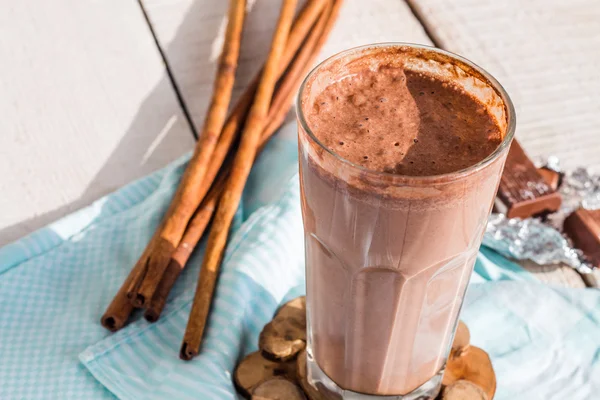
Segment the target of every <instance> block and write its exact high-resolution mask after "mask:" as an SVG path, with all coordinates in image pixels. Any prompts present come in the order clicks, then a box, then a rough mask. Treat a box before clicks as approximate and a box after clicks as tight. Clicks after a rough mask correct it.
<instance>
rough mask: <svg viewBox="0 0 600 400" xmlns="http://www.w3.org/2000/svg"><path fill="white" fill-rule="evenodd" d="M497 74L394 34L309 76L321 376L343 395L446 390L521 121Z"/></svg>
mask: <svg viewBox="0 0 600 400" xmlns="http://www.w3.org/2000/svg"><path fill="white" fill-rule="evenodd" d="M490 79H492V78H487V77H485V76H484V75H483V74H482V73H480V72H478V70H475V69H474V67H473V66H472V65H471V64H468V63H466V61H462V60H459V59H455V58H453V57H451V56H449V55H448V54H447V53H444V52H441V51H438V50H433V49H427V48H419V47H412V46H394V45H389V46H388V45H384V46H375V47H367V48H361V49H356V50H351V51H349V52H348V53H343V54H341V55H339V56H336V57H334V58H332V59H330V60H328V61H326V62H325V63H323V64H322V65H321V66H319V67H317V69H316V70H315V71H313V73H311V74H310V75H309V76H308V77H307V79H306V81H305V83H304V85H303V87H302V88H301V92H300V94H299V102H298V114H299V120H300V153H301V157H300V169H301V190H302V211H303V217H304V227H305V241H306V266H307V267H306V268H307V308H308V326H309V335H308V341H309V343H308V350H309V376H311V375H312V376H311V379H312V382H313V384H314V383H321V386H325V387H327V388H328V389H330V390H332V391H334V392H337V393H339V394H341V395H342V396H344V394H345V393H346V392H345V391H352V392H358V393H365V394H372V395H408V396H407V397H402V398H407V399H408V398H417V397H418V396H423V395H426V396H427V395H435V393H436V392H437V391H438V390H439V382H440V379H441V372H443V367H444V364H445V360H446V358H447V356H448V352H449V348H450V345H451V341H452V337H453V335H454V330H455V327H456V322H457V318H458V313H459V311H460V307H461V305H462V300H463V297H464V292H465V289H466V285H467V283H468V280H469V277H470V275H471V271H472V268H473V264H474V261H475V257H476V255H477V250H478V248H479V245H480V244H481V238H482V235H483V232H484V229H485V224H486V221H487V216H488V215H489V212H490V210H491V206H492V202H493V198H494V195H495V193H496V190H497V186H498V181H499V178H500V175H501V172H502V167H503V164H504V160H505V158H506V153H507V146H508V145H509V144H510V139H511V138H512V132H513V130H514V120H513V117H512V116H511V117H510V118H509V115H508V114H510V112H511V111H512V109H511V108H510V105H508V106H507V105H505V104H506V102H507V101H508V100H507V99H508V98H507V97H506V96H505V94H504V92H503V91H501V88H500V92H499V91H498V89H497V88H498V87H499V85H497V83H493V82H494V81H491V80H490ZM510 115H512V114H510ZM323 373H324V374H323ZM331 381H332V382H331ZM413 394H414V396H415V397H410V396H411V395H413ZM354 396H356V395H354ZM352 398H357V397H352Z"/></svg>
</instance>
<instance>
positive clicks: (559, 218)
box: [483, 157, 600, 274]
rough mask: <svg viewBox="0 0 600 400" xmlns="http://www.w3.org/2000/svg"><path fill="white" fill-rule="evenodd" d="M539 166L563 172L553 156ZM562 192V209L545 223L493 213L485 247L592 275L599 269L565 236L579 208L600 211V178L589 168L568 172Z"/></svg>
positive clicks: (565, 174)
mask: <svg viewBox="0 0 600 400" xmlns="http://www.w3.org/2000/svg"><path fill="white" fill-rule="evenodd" d="M538 165H540V166H545V167H546V168H549V169H552V170H554V171H556V172H559V173H562V171H561V168H560V162H559V160H558V158H557V157H549V158H548V159H547V160H546V162H544V163H541V164H540V163H538ZM559 192H560V193H561V195H562V205H561V207H560V209H559V210H558V211H557V212H555V213H552V214H550V215H548V216H546V218H545V219H544V220H542V219H539V218H527V219H523V220H522V219H519V218H511V219H509V218H506V217H505V216H504V215H502V214H492V215H491V216H490V218H489V221H488V225H487V229H486V232H485V235H484V238H483V244H484V245H485V246H487V247H490V248H492V249H494V250H496V251H498V252H499V253H501V254H503V255H505V256H507V257H510V258H515V259H518V260H525V259H528V260H531V261H533V262H535V263H537V264H539V265H549V264H560V263H564V264H566V265H569V266H571V267H573V268H574V269H576V270H577V271H578V272H579V273H581V274H589V273H591V272H592V270H593V269H594V268H595V267H594V266H592V265H591V264H589V263H588V262H587V261H586V260H585V257H584V255H583V253H582V252H581V251H580V250H578V249H575V248H574V247H573V246H572V244H571V242H570V240H569V239H568V238H567V237H566V236H565V235H564V234H563V233H562V227H563V223H564V220H565V218H566V217H568V216H569V214H571V213H572V212H573V211H575V210H576V209H577V208H579V207H583V208H586V209H590V210H592V209H600V175H595V174H592V173H591V172H590V171H589V170H587V169H586V168H577V169H575V170H574V171H571V172H566V173H564V174H563V176H562V182H561V185H560V188H559Z"/></svg>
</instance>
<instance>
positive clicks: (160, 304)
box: [144, 0, 341, 322]
mask: <svg viewBox="0 0 600 400" xmlns="http://www.w3.org/2000/svg"><path fill="white" fill-rule="evenodd" d="M340 6H341V1H339V0H338V1H335V2H333V3H331V2H328V7H327V9H326V10H324V11H323V13H322V14H321V16H320V17H319V20H318V22H317V23H316V24H315V26H314V28H313V30H312V31H311V32H310V34H309V36H308V38H307V39H306V40H305V42H304V44H303V46H302V48H301V49H300V51H299V52H298V54H297V55H296V57H295V58H294V60H293V62H292V64H291V65H290V67H289V69H288V70H287V71H286V73H285V75H284V77H283V78H282V79H281V82H280V83H279V86H278V87H277V90H276V94H275V96H274V97H273V101H272V103H271V108H270V110H269V117H268V118H267V119H268V122H267V125H266V126H265V129H264V130H263V133H262V136H261V144H260V146H261V147H262V146H264V144H266V142H267V141H268V140H269V138H270V137H271V136H272V135H273V133H275V131H276V130H277V129H278V128H279V127H280V126H281V124H282V123H283V120H284V119H285V116H286V115H287V113H288V111H289V108H290V105H291V103H292V101H293V98H294V96H295V94H296V92H297V90H298V87H299V86H300V83H301V82H302V79H303V78H304V75H306V73H307V72H308V69H309V68H310V67H311V65H312V63H313V62H314V59H315V58H316V56H317V55H318V54H319V52H320V50H321V48H322V47H323V44H324V43H325V40H326V39H327V36H328V35H329V32H330V31H331V28H332V27H333V25H334V23H335V20H336V18H337V14H338V11H339V7H340ZM229 167H230V166H225V167H224V168H225V169H224V170H222V171H221V174H224V175H227V174H228V173H229ZM221 174H220V175H221ZM213 189H214V188H213ZM219 190H222V187H220V188H219ZM211 193H212V190H211ZM219 195H220V192H219ZM210 196H211V195H210V193H209V194H208V195H207V198H206V199H208V198H209V197H210ZM217 196H218V195H215V197H217ZM214 203H216V199H212V202H211V204H210V205H208V204H207V205H206V206H201V207H200V208H201V209H202V211H201V212H197V213H196V214H195V215H194V217H193V218H192V221H191V222H190V226H191V227H192V228H190V226H188V230H186V233H185V235H184V237H183V239H182V240H181V242H180V243H179V246H178V247H177V250H176V251H175V253H174V255H173V257H172V258H171V262H170V263H169V267H168V268H167V270H166V271H165V274H164V276H163V279H162V280H161V282H160V284H159V286H158V288H157V290H156V293H155V294H154V297H153V298H152V301H151V302H150V304H149V305H148V307H147V308H146V312H145V314H144V316H145V317H146V319H147V320H148V321H150V322H154V321H156V320H158V318H159V317H160V314H161V313H162V310H163V308H164V306H165V304H166V300H167V297H168V295H169V293H170V291H171V289H172V287H173V285H174V284H175V282H176V280H177V278H178V277H179V275H180V274H181V272H182V270H183V268H185V265H186V263H187V261H188V259H189V257H190V256H191V253H192V251H193V250H194V249H195V247H196V245H197V244H198V242H199V240H200V239H201V237H202V235H203V234H204V230H205V229H206V226H207V225H208V221H209V220H210V218H211V217H212V211H214V205H213V204H214ZM209 213H210V215H209ZM196 219H198V221H196Z"/></svg>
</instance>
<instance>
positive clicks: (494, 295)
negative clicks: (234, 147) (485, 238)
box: [0, 126, 600, 400]
mask: <svg viewBox="0 0 600 400" xmlns="http://www.w3.org/2000/svg"><path fill="white" fill-rule="evenodd" d="M185 161H186V158H184V159H182V160H179V161H178V162H176V163H174V164H173V165H171V166H169V167H167V168H166V169H164V170H162V171H159V172H157V173H155V174H154V175H152V176H150V177H148V178H145V179H142V180H141V181H138V182H135V183H133V184H131V185H129V186H127V187H125V188H123V189H122V190H120V191H118V192H116V193H114V194H112V195H110V196H108V197H106V198H105V199H102V200H101V201H99V202H97V203H95V204H94V205H92V206H91V207H89V208H87V209H85V210H82V211H80V212H78V213H76V214H74V215H72V216H70V217H68V218H66V219H64V220H61V221H59V222H57V223H55V224H53V225H51V226H49V227H47V228H45V229H43V230H41V231H39V232H37V233H35V234H34V235H32V236H30V237H27V238H25V239H23V240H21V241H19V242H16V243H14V244H12V245H9V246H7V247H5V248H3V249H0V304H2V312H1V313H0V399H2V400H22V399H25V400H29V399H31V400H33V399H35V400H40V399H41V400H44V399H61V400H63V399H112V398H115V396H116V398H119V399H135V400H138V399H165V398H171V399H218V400H219V399H236V398H237V395H236V393H235V390H234V388H233V385H232V381H231V374H232V371H233V368H234V365H235V363H236V362H237V360H238V359H239V358H240V357H242V356H243V355H244V354H247V353H248V352H250V351H253V350H255V349H256V344H257V339H258V334H259V332H260V330H261V328H262V326H263V325H264V324H265V323H266V322H267V321H268V320H270V319H271V318H272V315H273V312H274V311H275V309H276V308H277V306H278V304H280V303H282V302H284V301H286V300H287V299H289V298H293V297H295V296H297V295H300V294H302V293H303V292H304V266H303V260H304V254H303V252H304V249H303V235H302V224H301V216H300V209H299V189H298V177H297V167H296V163H297V159H296V139H295V127H294V126H289V127H287V129H286V130H285V131H284V132H282V133H280V134H279V135H278V136H277V137H276V138H275V139H274V140H273V141H272V142H271V143H270V144H269V147H268V148H267V149H266V150H265V152H264V153H263V154H262V155H261V157H260V158H259V160H258V162H257V165H256V166H255V168H254V169H253V172H252V175H251V179H250V181H249V184H248V187H247V190H246V191H245V193H244V199H243V204H242V207H240V210H239V212H238V214H237V216H236V224H235V226H234V228H233V232H232V236H231V240H230V244H229V246H228V249H227V253H226V255H225V259H224V262H223V268H222V274H221V276H220V280H219V284H218V287H217V291H216V297H215V303H214V307H213V310H212V313H211V316H210V321H209V326H208V330H207V336H206V341H205V344H204V346H203V349H202V353H201V355H200V356H199V357H197V358H196V359H194V360H193V361H191V362H184V361H181V360H179V358H178V350H179V345H180V343H181V338H182V336H183V331H184V329H185V325H186V322H187V316H188V314H189V309H190V305H191V304H190V303H191V299H192V297H193V292H194V286H195V281H196V277H197V273H198V265H199V264H200V261H201V255H202V250H203V247H204V245H202V246H201V247H200V248H199V249H198V251H196V252H195V254H194V256H193V257H192V259H191V261H190V263H189V267H188V270H186V271H185V272H184V274H183V275H182V277H181V278H180V281H179V282H178V283H177V285H176V286H175V288H174V293H173V296H172V299H171V300H170V302H169V303H168V305H167V308H166V310H165V313H164V315H163V316H162V318H161V319H160V320H159V321H158V322H157V323H155V324H148V323H147V322H146V321H145V320H143V319H141V318H139V315H138V316H137V319H136V321H135V322H133V323H131V324H130V325H129V326H127V327H126V328H125V329H123V330H121V331H120V332H118V333H116V334H108V333H107V332H106V331H105V330H104V329H103V328H102V327H101V326H100V324H99V318H100V315H101V314H102V312H103V310H104V308H105V307H106V305H107V304H108V303H109V301H110V299H111V297H112V296H113V294H114V293H115V292H116V290H117V289H118V287H119V285H120V284H121V282H122V281H123V279H124V277H125V275H126V274H127V272H128V269H129V268H130V267H131V265H133V263H134V262H135V260H136V258H137V257H138V256H139V254H140V253H141V251H142V250H143V247H144V245H145V244H146V243H147V241H148V239H149V238H150V235H151V233H152V231H153V229H154V228H155V227H156V225H157V224H158V222H159V219H160V216H161V215H162V213H164V211H165V209H166V207H167V206H168V202H169V200H170V198H171V196H172V194H173V192H174V190H175V188H176V185H177V182H178V180H179V177H180V175H181V173H182V171H183V167H184V165H185ZM490 281H494V282H490ZM558 315H559V316H560V318H557V316H558ZM461 318H463V319H464V320H465V321H466V322H467V324H468V325H469V327H470V328H471V331H472V339H473V342H474V343H475V344H476V345H479V346H481V347H483V348H485V349H486V350H487V351H488V352H489V353H490V355H491V357H492V360H493V363H494V366H495V368H496V372H497V375H498V384H499V389H498V394H497V396H496V398H497V399H502V400H504V399H507V400H508V399H511V400H514V399H523V400H525V399H527V400H531V399H545V400H546V399H557V400H558V399H561V400H562V399H565V398H569V399H575V400H580V399H581V400H583V399H592V398H594V397H593V395H594V394H597V393H599V390H600V386H599V382H598V379H599V377H600V367H599V365H600V356H599V354H600V343H599V341H600V294H599V292H597V291H595V290H586V289H579V290H577V289H571V290H569V289H552V288H549V287H546V286H544V285H541V284H539V283H538V282H536V281H535V278H533V277H532V276H531V274H529V273H527V272H526V271H524V270H523V269H521V268H520V267H518V266H516V265H514V264H512V263H510V262H508V261H507V260H506V259H504V258H502V257H501V256H499V255H498V254H496V253H493V252H491V251H489V250H487V249H484V250H483V251H482V252H481V253H480V255H479V258H478V260H477V263H476V267H475V274H474V275H473V279H472V285H471V287H470V289H469V293H468V297H467V300H466V303H465V308H464V310H463V313H462V316H461Z"/></svg>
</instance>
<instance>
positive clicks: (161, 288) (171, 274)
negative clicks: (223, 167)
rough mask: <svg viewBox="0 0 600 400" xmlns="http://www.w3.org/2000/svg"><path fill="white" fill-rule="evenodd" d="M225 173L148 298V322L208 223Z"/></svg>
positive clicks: (158, 310) (159, 310)
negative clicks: (150, 298)
mask: <svg viewBox="0 0 600 400" xmlns="http://www.w3.org/2000/svg"><path fill="white" fill-rule="evenodd" d="M226 177H227V174H222V175H221V178H220V179H218V180H217V181H216V182H215V184H214V185H213V187H212V189H211V190H210V192H208V194H207V195H206V198H205V199H204V201H202V204H200V207H198V210H196V213H195V214H194V216H193V217H192V220H191V221H190V223H189V225H188V227H187V230H186V231H185V234H184V235H183V238H182V239H181V242H180V243H179V246H177V250H175V252H174V253H173V255H172V256H171V261H170V262H169V265H168V266H167V269H166V270H165V273H164V274H163V277H162V279H161V281H160V283H159V284H158V287H157V288H156V292H155V293H154V296H152V300H150V302H149V304H148V307H147V308H146V311H145V312H144V318H146V320H147V321H149V322H155V321H157V320H158V318H159V317H160V314H161V313H162V310H163V308H164V307H165V304H166V303H167V298H168V297H169V293H170V292H171V289H172V288H173V285H175V282H176V281H177V278H178V277H179V275H180V274H181V271H183V268H185V265H186V264H187V261H188V259H189V258H190V256H191V255H192V252H193V251H194V248H195V247H196V245H197V244H198V242H199V241H200V238H201V237H202V235H203V234H204V231H205V230H206V227H207V226H208V223H209V222H210V220H211V218H212V216H213V213H214V211H215V209H216V207H217V202H218V201H219V198H220V197H221V193H222V192H223V186H224V184H225V178H226Z"/></svg>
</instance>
